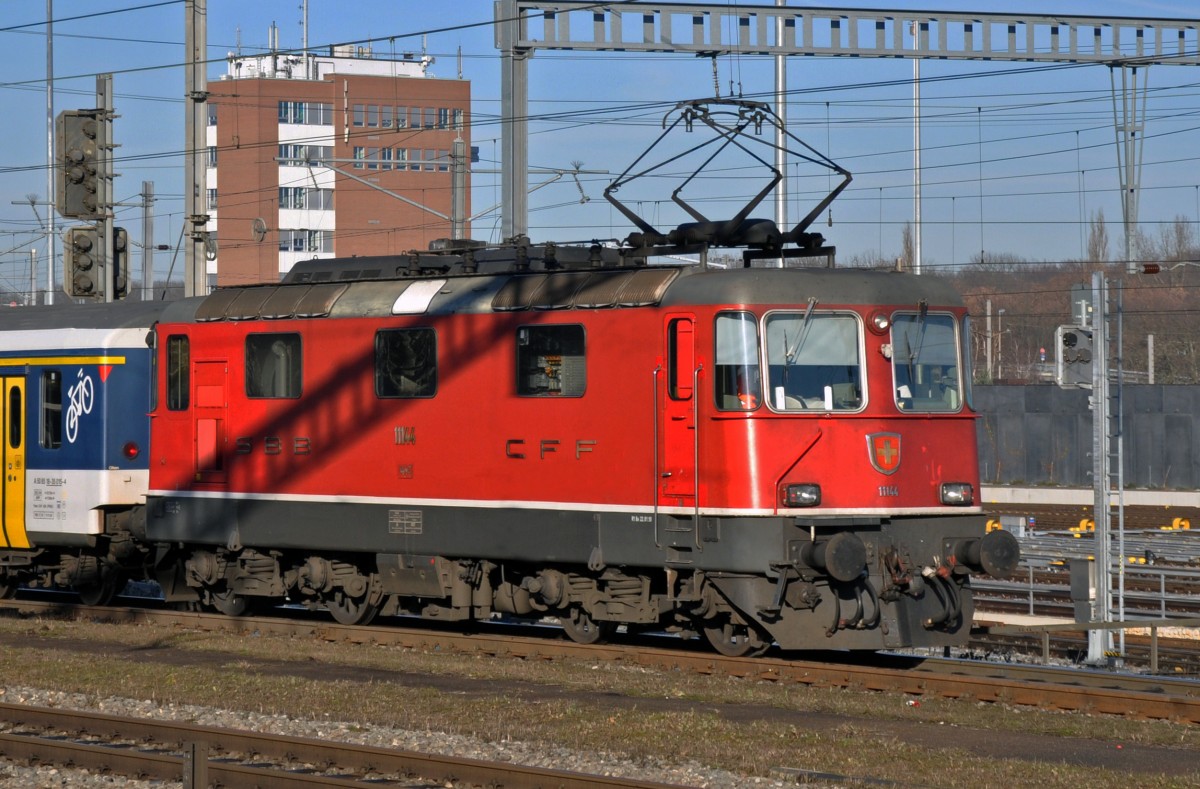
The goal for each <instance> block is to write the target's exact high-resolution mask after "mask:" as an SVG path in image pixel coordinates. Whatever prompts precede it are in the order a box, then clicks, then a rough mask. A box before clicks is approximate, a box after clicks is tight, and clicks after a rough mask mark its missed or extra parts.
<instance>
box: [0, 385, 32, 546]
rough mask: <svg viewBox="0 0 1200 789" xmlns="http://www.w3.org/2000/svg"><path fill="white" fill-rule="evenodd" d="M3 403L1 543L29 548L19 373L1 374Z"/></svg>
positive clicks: (0, 422) (0, 416)
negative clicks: (26, 523) (13, 374)
mask: <svg viewBox="0 0 1200 789" xmlns="http://www.w3.org/2000/svg"><path fill="white" fill-rule="evenodd" d="M0 385H2V387H3V403H2V404H0V425H2V426H3V430H4V436H3V442H2V443H3V445H4V449H3V456H4V457H3V459H4V487H3V497H4V502H3V507H0V516H2V517H3V524H2V525H3V532H2V533H3V543H4V545H3V546H2V547H7V548H28V547H29V538H28V537H27V536H26V534H25V379H24V377H19V376H0Z"/></svg>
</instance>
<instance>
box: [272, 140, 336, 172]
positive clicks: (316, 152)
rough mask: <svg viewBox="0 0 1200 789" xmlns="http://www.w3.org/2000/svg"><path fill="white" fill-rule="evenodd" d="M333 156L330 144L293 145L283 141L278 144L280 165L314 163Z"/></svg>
mask: <svg viewBox="0 0 1200 789" xmlns="http://www.w3.org/2000/svg"><path fill="white" fill-rule="evenodd" d="M332 158H333V146H331V145H295V144H292V143H284V144H283V145H280V146H279V156H278V159H279V163H280V164H281V165H293V166H296V165H299V166H304V165H314V164H320V163H321V162H323V161H327V160H329V159H332Z"/></svg>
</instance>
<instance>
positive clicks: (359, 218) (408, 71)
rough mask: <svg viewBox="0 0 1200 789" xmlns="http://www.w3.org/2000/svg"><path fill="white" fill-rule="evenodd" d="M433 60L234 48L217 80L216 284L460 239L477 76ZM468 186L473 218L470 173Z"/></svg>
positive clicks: (212, 133) (213, 161)
mask: <svg viewBox="0 0 1200 789" xmlns="http://www.w3.org/2000/svg"><path fill="white" fill-rule="evenodd" d="M430 62H431V60H430V59H428V58H413V57H405V58H403V59H399V60H383V59H376V58H374V57H371V55H370V52H369V51H362V50H353V51H345V52H338V51H335V52H334V54H332V55H330V56H319V55H313V54H307V55H283V54H275V55H265V56H256V57H249V58H244V57H232V56H231V57H230V59H229V64H228V72H227V73H226V74H225V75H224V76H223V77H222V79H220V80H214V81H212V82H210V83H209V94H210V95H209V102H208V104H209V111H208V136H207V145H208V173H207V178H208V195H207V197H208V202H207V205H208V209H207V210H208V213H209V216H210V217H211V218H210V222H209V226H208V229H209V230H210V231H215V234H216V238H217V256H216V260H215V261H210V262H209V264H208V272H209V282H210V284H216V285H245V284H250V283H255V282H275V281H278V280H279V277H280V276H281V275H282V274H284V273H286V272H287V271H288V270H289V269H290V268H291V267H292V265H293V264H294V263H295V262H296V261H298V260H307V259H309V258H313V257H334V256H337V257H346V256H352V255H381V254H398V253H403V252H406V251H409V250H412V249H425V248H427V247H428V244H429V242H430V241H431V240H433V239H437V238H449V237H451V219H450V216H451V214H452V206H453V197H454V195H453V183H454V179H453V174H454V169H455V157H454V156H453V152H454V151H455V150H456V147H455V141H456V139H461V140H462V144H461V147H460V148H458V150H464V151H469V150H470V138H469V123H470V120H469V111H470V100H471V86H470V82H468V81H465V80H460V79H437V78H434V77H431V76H429V75H428V73H427V72H428V68H429V65H430ZM461 166H462V167H463V168H464V169H465V168H466V167H467V165H466V163H465V161H464V163H463V164H462V165H461ZM459 183H460V184H461V185H462V188H463V189H464V195H463V200H462V204H463V205H464V206H466V208H465V211H464V213H465V215H466V216H469V215H470V199H469V196H470V176H469V171H468V172H466V174H465V175H464V176H463V177H461V178H460V179H459ZM464 221H465V217H464ZM464 228H466V225H465V224H464ZM464 235H469V232H468V231H466V230H464ZM214 275H215V276H214Z"/></svg>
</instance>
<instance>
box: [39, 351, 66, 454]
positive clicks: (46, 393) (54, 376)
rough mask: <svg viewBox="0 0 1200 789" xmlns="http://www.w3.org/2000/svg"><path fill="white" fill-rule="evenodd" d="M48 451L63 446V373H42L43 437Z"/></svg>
mask: <svg viewBox="0 0 1200 789" xmlns="http://www.w3.org/2000/svg"><path fill="white" fill-rule="evenodd" d="M41 444H42V446H43V447H44V448H46V449H58V448H59V447H61V446H62V371H60V370H43V371H42V435H41Z"/></svg>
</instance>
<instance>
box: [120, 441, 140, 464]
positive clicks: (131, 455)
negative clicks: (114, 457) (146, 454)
mask: <svg viewBox="0 0 1200 789" xmlns="http://www.w3.org/2000/svg"><path fill="white" fill-rule="evenodd" d="M121 454H122V455H124V456H125V459H126V460H136V459H137V456H138V455H140V454H142V449H141V447H139V446H138V445H137V444H136V443H134V442H133V441H127V442H126V443H125V446H123V447H121Z"/></svg>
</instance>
